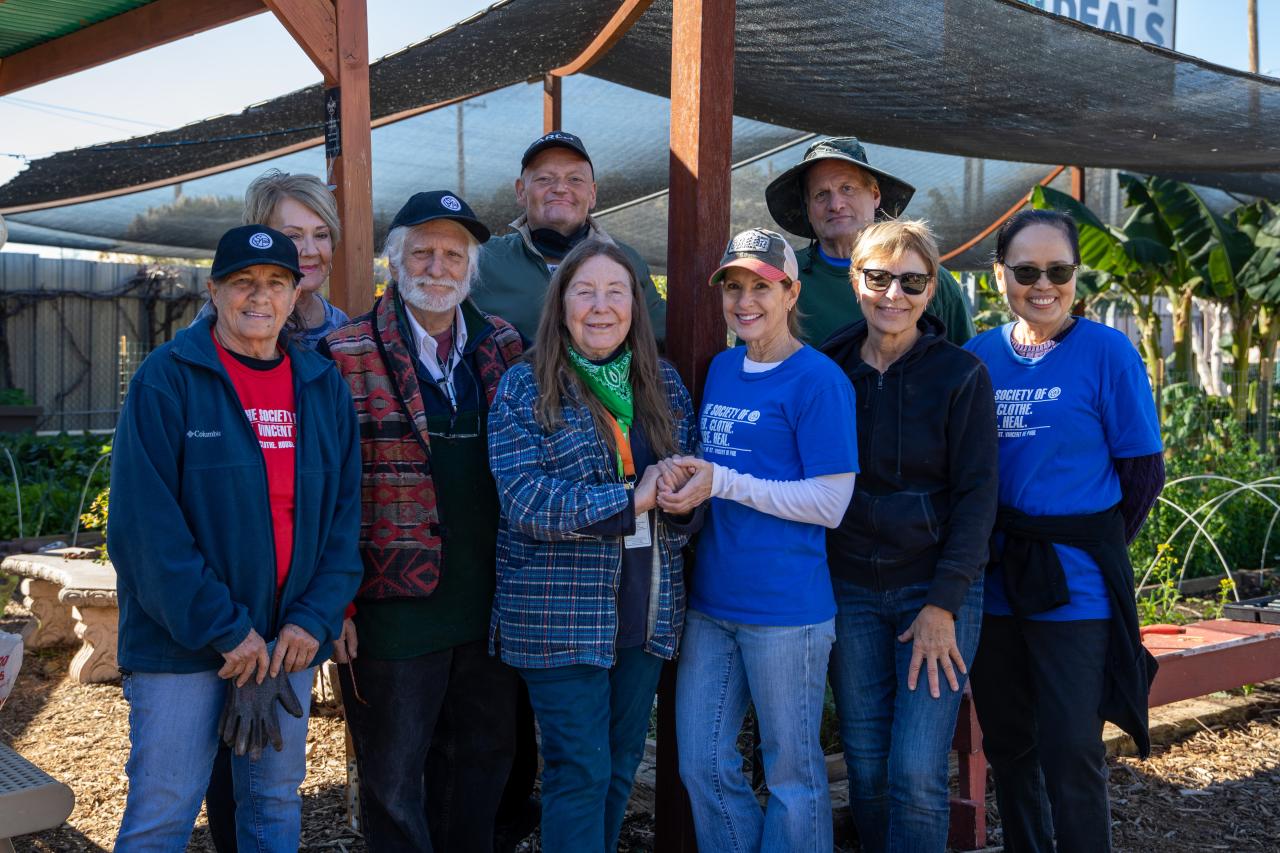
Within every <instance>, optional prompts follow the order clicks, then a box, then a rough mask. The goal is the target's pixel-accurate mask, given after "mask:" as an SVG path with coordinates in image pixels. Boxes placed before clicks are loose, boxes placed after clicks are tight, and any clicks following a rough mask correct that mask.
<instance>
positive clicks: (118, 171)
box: [0, 0, 618, 209]
mask: <svg viewBox="0 0 1280 853" xmlns="http://www.w3.org/2000/svg"><path fill="white" fill-rule="evenodd" d="M617 6H618V2H617V0H606V2H584V0H536V2H535V0H519V2H509V1H508V2H504V3H496V4H494V6H492V7H490V8H489V9H488V10H487V11H485V12H483V13H481V14H479V15H477V16H474V18H473V19H470V20H469V22H467V23H463V24H459V25H456V26H454V27H451V28H450V29H448V30H445V31H444V32H442V33H439V34H438V35H436V36H433V37H432V38H430V39H428V40H426V41H424V42H421V43H419V44H417V45H414V46H411V47H408V48H406V49H404V50H402V51H399V52H397V53H393V54H391V55H389V56H386V57H383V58H382V59H380V60H378V61H377V62H374V63H371V64H370V66H369V90H370V111H371V113H372V117H373V119H374V120H377V119H379V118H382V117H384V116H389V115H394V114H396V113H400V112H404V111H406V110H411V109H415V108H417V107H421V106H423V105H425V104H433V103H439V102H441V101H447V100H450V99H453V98H460V97H465V96H468V95H474V94H476V93H479V92H488V91H490V90H493V89H497V88H500V87H503V86H508V85H511V84H513V83H517V82H521V81H524V80H527V79H529V78H530V77H533V76H536V75H541V74H543V73H544V72H545V71H547V70H549V69H551V68H556V67H558V66H560V65H562V64H564V63H566V62H568V61H570V60H571V59H573V58H574V57H576V56H577V55H578V54H579V53H581V52H582V50H583V49H584V48H585V47H586V46H587V44H588V43H590V41H591V39H592V38H594V36H595V34H596V33H597V32H598V31H599V30H600V28H601V27H603V26H604V24H605V23H606V22H607V21H608V20H609V18H610V16H612V14H613V13H614V11H615V10H616V9H617ZM247 47H248V46H247V45H246V48H247ZM323 105H324V91H323V87H322V86H321V85H319V84H317V85H315V86H309V87H307V88H305V89H299V90H298V91H296V92H291V93H289V94H287V95H283V96H281V97H279V98H274V99H272V100H269V101H265V102H263V103H261V104H257V105H255V106H252V107H249V108H248V109H246V110H244V111H243V112H240V113H237V114H235V115H226V116H219V117H217V118H211V119H208V120H206V121H202V122H196V123H193V124H190V125H187V126H185V127H181V128H178V129H177V130H170V131H165V132H163V133H155V134H150V135H148V136H139V137H135V138H133V139H129V140H127V141H123V142H119V143H111V144H108V145H96V146H91V147H88V148H80V149H76V150H74V151H66V152H62V153H60V154H55V155H53V156H51V157H46V158H43V159H40V160H36V161H33V162H32V163H31V166H30V168H28V169H26V170H25V171H24V172H22V173H21V174H19V175H18V176H17V177H16V178H14V179H13V180H12V181H10V182H9V183H7V184H5V185H4V186H3V187H0V209H4V208H9V207H16V206H19V205H26V204H33V203H40V202H45V201H49V200H51V199H58V198H74V197H77V196H83V195H88V194H90V193H99V192H105V191H109V190H114V189H119V188H121V187H130V186H136V185H138V184H142V183H148V182H152V181H157V180H164V179H167V178H172V177H176V176H180V175H185V174H191V173H192V172H196V171H200V170H202V169H208V168H212V167H216V166H220V165H222V164H225V163H233V162H236V161H238V160H243V159H245V158H247V157H253V156H256V155H260V154H263V153H265V152H270V151H276V150H279V149H281V148H284V147H286V146H290V145H294V144H296V143H299V142H304V141H306V140H308V139H318V138H319V137H320V134H321V127H320V124H319V122H320V119H321V116H322V115H323ZM532 138H533V137H532V136H531V137H530V139H532Z"/></svg>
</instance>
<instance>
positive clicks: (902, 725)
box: [831, 578, 982, 853]
mask: <svg viewBox="0 0 1280 853" xmlns="http://www.w3.org/2000/svg"><path fill="white" fill-rule="evenodd" d="M832 584H833V586H834V588H835V594H836V608H837V612H836V646H835V650H834V652H833V653H832V656H831V687H832V690H833V692H834V693H835V699H836V710H837V711H838V712H839V714H840V740H841V742H842V743H843V745H844V758H845V764H846V765H847V766H848V768H849V808H850V810H851V811H852V812H853V820H854V823H855V824H856V825H857V827H858V841H859V843H861V845H862V849H863V850H866V851H868V853H882V851H892V853H930V851H936V853H942V851H944V850H946V847H947V829H948V826H949V824H950V818H951V809H950V806H949V804H948V802H947V795H948V789H947V755H948V753H949V752H950V750H951V741H952V738H953V736H954V734H955V730H956V714H957V713H958V712H959V710H960V698H961V696H962V695H963V693H964V684H965V680H966V676H964V675H963V674H961V673H960V672H959V671H958V670H957V671H956V677H957V678H958V680H959V682H960V690H957V691H952V690H951V687H950V685H948V684H947V681H946V676H945V675H944V674H943V673H942V671H941V670H939V672H938V687H939V689H940V691H941V694H942V695H941V696H940V697H939V698H937V699H934V698H933V697H932V696H931V695H930V694H929V681H928V674H927V672H926V671H925V668H924V667H923V666H922V667H921V669H920V675H919V679H918V680H917V682H916V689H915V690H914V691H912V690H909V689H907V673H908V670H909V668H910V666H911V652H912V644H911V643H900V642H898V636H899V635H900V634H902V632H904V631H906V630H907V629H908V628H909V627H911V623H912V622H913V621H914V620H915V618H916V616H917V615H918V614H919V613H920V610H921V609H922V608H923V607H924V605H925V599H926V597H927V596H928V593H929V584H928V583H919V584H911V585H909V586H904V587H899V588H898V589H888V590H882V591H876V590H874V589H870V588H868V587H864V586H860V585H858V584H856V583H853V582H851V581H847V580H841V579H840V578H832ZM981 624H982V580H981V579H979V580H978V581H977V582H975V583H974V584H973V585H972V586H971V587H969V593H968V595H967V596H966V597H965V600H964V604H963V605H962V606H961V608H960V612H959V614H957V617H956V622H955V628H956V646H957V647H958V648H959V649H960V656H961V657H962V658H964V662H965V667H966V668H969V667H971V666H972V665H973V656H974V653H975V652H976V650H977V647H978V630H979V627H980V626H981Z"/></svg>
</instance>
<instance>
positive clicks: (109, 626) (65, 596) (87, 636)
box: [0, 548, 120, 684]
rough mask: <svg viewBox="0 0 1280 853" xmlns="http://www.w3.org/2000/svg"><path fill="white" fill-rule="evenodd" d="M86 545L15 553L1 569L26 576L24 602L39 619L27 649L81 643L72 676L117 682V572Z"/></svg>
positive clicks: (85, 680) (92, 681)
mask: <svg viewBox="0 0 1280 853" xmlns="http://www.w3.org/2000/svg"><path fill="white" fill-rule="evenodd" d="M92 553H93V552H92V551H90V550H89V549H86V548H61V549H58V550H56V551H48V552H45V553H43V554H15V555H13V556H11V557H6V558H5V560H4V562H3V563H0V571H5V572H9V573H11V574H15V575H18V576H19V577H21V578H22V585H21V587H20V589H21V590H22V594H23V599H22V603H23V604H25V605H26V606H27V608H28V609H30V610H31V613H32V614H33V615H34V616H35V617H36V630H35V633H34V634H32V635H31V636H29V637H27V638H26V640H25V642H26V646H27V648H30V649H43V648H48V647H49V646H58V645H67V644H71V643H75V642H79V643H80V650H79V651H77V652H76V656H75V658H73V659H72V661H71V677H72V678H74V679H75V680H76V681H79V682H81V683H82V684H97V683H101V682H106V681H115V680H117V679H118V678H119V677H120V671H119V669H118V667H117V665H116V638H117V634H118V632H119V622H120V608H119V605H118V604H117V602H116V572H115V569H113V568H112V567H111V564H110V563H99V562H97V561H96V560H94V559H93V558H92V557H91V556H88V557H87V558H86V555H90V554H92Z"/></svg>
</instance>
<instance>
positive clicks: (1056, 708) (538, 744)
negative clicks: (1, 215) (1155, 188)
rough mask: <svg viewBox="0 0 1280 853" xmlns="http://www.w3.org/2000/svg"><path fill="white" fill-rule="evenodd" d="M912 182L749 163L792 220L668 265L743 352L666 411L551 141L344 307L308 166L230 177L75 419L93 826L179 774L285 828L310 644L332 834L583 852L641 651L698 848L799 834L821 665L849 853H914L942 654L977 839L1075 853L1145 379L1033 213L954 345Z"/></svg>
mask: <svg viewBox="0 0 1280 853" xmlns="http://www.w3.org/2000/svg"><path fill="white" fill-rule="evenodd" d="M913 192H914V189H913V187H912V186H911V185H910V184H908V183H907V182H906V181H904V180H902V179H901V178H898V177H896V176H894V175H892V174H890V173H889V172H887V171H885V170H883V169H880V168H877V167H874V166H872V165H871V164H870V163H868V159H867V155H866V152H865V150H864V148H863V146H862V145H861V144H859V143H858V141H857V140H856V139H854V138H852V137H845V138H836V139H824V140H820V141H817V142H815V143H814V144H812V145H811V146H809V148H808V150H807V151H806V152H805V154H804V157H803V159H802V160H801V162H799V163H798V164H796V165H795V166H794V167H793V168H790V169H788V170H787V171H785V172H783V173H782V174H781V175H779V176H778V177H777V178H776V179H775V180H774V181H773V182H772V183H771V184H770V185H769V187H768V189H767V191H766V200H767V203H768V208H769V211H770V213H771V215H772V216H773V218H774V220H775V221H776V223H777V225H778V226H780V227H781V229H783V230H785V231H786V232H789V233H790V234H792V235H795V236H796V237H798V238H808V239H809V240H810V243H809V245H808V247H807V248H806V249H804V250H803V251H801V252H799V253H797V252H796V251H794V250H793V248H792V246H791V245H790V244H789V243H788V240H787V238H785V237H784V236H783V235H782V234H781V233H778V232H776V231H773V230H769V229H766V228H751V229H748V230H746V231H743V232H741V233H739V234H737V235H735V236H733V237H732V239H730V240H729V241H728V244H727V247H726V249H725V253H724V257H723V259H722V261H721V263H720V265H719V268H718V269H717V270H716V271H715V272H714V274H713V275H712V276H711V277H710V281H709V282H701V281H693V280H689V279H688V278H687V276H684V275H683V274H682V272H681V271H680V270H668V287H669V288H671V289H676V288H690V287H708V286H709V287H713V288H716V289H717V290H718V291H719V293H720V295H721V310H722V311H723V315H724V320H725V322H726V324H727V326H728V329H729V331H730V332H731V333H732V335H733V337H734V338H735V339H736V341H737V343H738V344H739V345H738V346H734V347H731V348H729V349H726V350H724V351H722V352H721V353H719V354H718V355H717V356H716V357H715V359H714V360H713V361H712V363H711V366H710V370H709V372H708V374H707V377H706V381H705V387H704V389H703V391H702V397H701V400H700V401H699V402H698V403H697V404H695V402H694V401H693V399H692V398H691V395H690V393H689V390H688V389H687V388H686V387H685V385H684V383H683V382H682V380H681V378H680V376H679V375H678V374H677V373H676V371H675V370H674V369H673V368H672V367H671V365H670V364H668V363H667V362H666V361H664V360H663V359H662V358H661V355H660V353H661V351H662V348H663V345H664V337H665V326H666V323H665V302H664V301H663V299H662V298H661V297H660V296H659V295H658V293H657V291H656V289H655V287H654V283H653V280H652V278H651V277H650V275H649V270H648V268H647V267H646V266H645V264H644V262H643V261H642V260H641V258H640V256H639V255H638V254H637V253H636V252H635V251H634V250H633V249H631V248H630V247H628V246H626V245H625V244H623V243H621V242H619V241H618V240H616V239H614V238H613V237H612V236H610V235H609V234H607V233H606V232H605V231H604V229H602V228H601V226H600V223H599V222H597V221H596V220H594V219H593V218H592V217H591V210H592V208H593V207H594V205H595V199H596V183H595V167H594V164H593V163H592V161H591V159H590V157H589V156H588V154H587V150H586V148H585V146H584V144H583V142H582V140H581V139H579V138H578V137H577V136H574V135H572V134H569V133H565V132H561V131H556V132H553V133H549V134H547V135H545V136H543V137H541V138H539V139H537V140H535V141H534V142H533V144H532V145H530V146H529V148H528V149H527V151H526V152H525V154H524V156H523V158H522V160H521V163H520V172H519V176H518V177H517V178H516V180H515V198H516V201H517V203H518V204H519V206H520V207H521V208H523V210H524V213H523V214H522V215H521V216H520V218H519V219H517V220H516V221H515V222H513V223H511V230H510V233H508V234H506V235H504V236H491V234H490V230H489V228H488V227H487V226H486V225H485V224H484V223H483V222H481V221H480V220H479V219H478V218H477V217H476V215H475V214H474V213H473V211H472V209H471V207H470V206H469V205H468V204H467V203H466V202H465V201H464V200H463V199H462V198H460V197H459V196H458V195H457V194H455V193H453V192H450V191H448V190H431V191H425V192H419V193H417V194H415V195H413V196H412V197H411V198H409V199H408V200H407V201H406V202H405V203H404V205H403V207H401V208H400V210H399V212H398V213H397V214H396V215H395V218H394V219H393V220H392V221H391V224H390V230H389V233H388V234H387V236H386V241H385V250H384V254H385V258H386V261H387V264H388V265H389V269H390V273H391V282H390V284H389V285H388V286H387V287H386V290H385V292H383V293H382V295H381V296H379V297H378V298H377V300H376V301H375V302H374V304H373V306H372V307H371V308H370V310H369V311H368V312H367V313H364V314H363V315H361V316H359V317H355V318H354V319H351V318H348V317H347V316H346V315H344V314H343V312H342V311H340V310H339V309H338V308H337V307H335V306H333V305H331V304H329V303H328V302H327V301H326V300H325V299H324V297H323V295H322V289H323V286H324V284H325V283H326V281H327V280H328V278H329V276H330V274H331V272H332V265H333V254H334V249H335V246H336V245H337V244H338V241H339V239H340V237H341V223H340V222H339V221H338V215H337V206H336V203H335V201H334V197H333V195H332V194H331V192H330V191H329V189H328V188H327V187H326V186H325V185H324V183H323V182H322V181H321V180H319V179H318V178H315V177H313V176H310V175H299V174H293V175H290V174H285V173H282V172H278V171H271V172H268V173H266V174H265V175H262V176H261V177H259V178H258V179H257V180H255V181H254V182H253V183H252V184H251V185H250V187H249V189H248V192H247V194H246V198H245V210H244V221H245V223H246V224H245V225H242V226H240V227H237V228H233V229H231V230H230V231H228V232H226V234H225V235H223V237H222V239H221V241H220V242H219V244H218V247H217V252H216V254H215V256H214V260H213V265H212V268H211V270H210V277H209V281H208V286H207V287H208V292H209V297H210V298H209V303H208V305H207V306H206V307H205V308H204V309H203V310H202V311H201V312H200V314H199V316H198V317H197V318H196V320H195V322H193V323H192V325H191V326H190V327H189V328H187V329H185V330H183V331H181V332H179V333H178V334H177V335H176V336H175V337H174V339H173V340H172V341H170V342H168V343H166V344H164V345H163V346H161V347H159V348H158V349H156V350H155V351H154V352H153V353H152V354H151V355H150V356H149V357H148V358H147V359H146V360H145V362H144V363H143V364H142V366H141V367H140V368H139V370H138V371H137V373H136V374H135V376H134V377H133V379H132V382H131V384H130V387H129V392H128V396H127V399H126V401H125V404H124V409H123V412H122V414H121V418H120V423H119V426H118V428H117V431H116V435H115V439H114V443H113V465H112V482H111V512H110V514H109V522H108V530H107V542H108V549H109V552H110V556H111V559H112V562H113V563H114V565H115V568H116V571H117V573H118V594H119V600H120V634H119V653H118V654H119V661H120V665H121V669H122V672H123V674H124V693H125V697H126V699H127V700H128V702H129V707H130V711H129V726H130V739H131V744H132V748H131V751H130V755H129V759H128V763H127V767H126V771H127V775H128V782H129V786H128V798H127V804H126V807H125V811H124V816H123V819H122V824H121V827H120V832H119V837H118V839H117V842H116V848H115V849H116V850H117V851H121V852H122V853H129V851H152V850H155V851H180V850H184V849H185V848H186V845H187V843H188V839H189V836H190V834H191V831H192V827H193V825H194V822H195V820H196V817H197V815H198V813H199V811H200V808H201V804H202V802H204V803H206V804H207V813H208V819H209V825H210V831H211V833H212V835H213V839H214V842H215V844H216V846H217V848H218V849H219V850H220V851H232V850H239V851H250V850H254V851H284V850H290V851H291V850H296V849H298V847H299V843H300V831H301V812H302V801H301V798H300V795H299V786H300V785H301V784H302V782H303V779H304V776H305V774H306V754H307V722H308V712H309V704H310V703H309V698H310V690H311V683H312V678H313V675H314V672H315V669H316V667H317V666H318V665H319V664H320V663H321V662H323V661H325V660H326V659H329V658H330V657H332V658H333V659H334V660H335V661H337V662H338V672H339V678H340V685H341V691H340V692H341V695H342V702H343V706H344V711H345V717H346V721H347V724H348V726H349V731H350V736H351V742H352V744H353V746H354V752H355V758H356V762H357V766H358V777H359V828H360V832H361V833H362V835H363V837H364V839H365V842H366V843H367V845H368V847H369V849H370V850H373V851H402V850H403V851H444V852H445V853H453V851H463V853H480V851H483V853H490V852H491V851H505V850H511V849H514V847H515V845H516V844H517V843H518V842H519V841H521V840H522V839H523V838H524V837H525V836H526V835H528V834H529V832H530V831H532V830H533V829H534V828H535V827H539V826H540V829H541V841H540V844H541V848H540V849H542V850H545V851H548V853H592V851H602V852H603V851H612V850H614V849H616V847H617V845H618V839H619V835H620V832H621V828H622V823H623V817H624V815H625V812H626V807H627V803H628V800H629V798H630V794H631V789H632V785H633V781H634V778H635V775H636V772H637V768H638V767H639V764H640V761H641V759H642V757H643V755H644V750H645V740H646V735H647V734H648V731H649V726H650V719H651V714H652V711H653V707H654V698H655V695H656V692H657V686H658V681H659V676H660V674H661V673H662V671H663V666H664V663H665V662H668V661H676V662H677V663H676V667H677V668H676V688H675V719H676V733H677V742H678V757H679V768H680V778H681V780H682V781H683V784H684V786H685V788H686V790H687V792H688V796H689V800H690V802H691V805H692V812H693V821H694V825H695V828H696V832H697V840H698V846H699V849H701V850H703V851H708V853H712V851H717V852H718V851H780V852H781V851H787V852H788V853H790V851H822V853H826V851H830V850H831V849H832V845H833V840H832V816H831V805H830V798H829V794H828V781H827V768H826V763H825V761H824V758H823V750H822V745H821V743H820V727H821V721H822V714H823V707H824V696H825V691H826V687H827V683H828V679H829V681H830V684H831V687H832V689H833V692H834V696H835V703H836V710H837V712H838V715H839V720H840V725H839V731H840V740H841V742H842V745H843V749H844V759H845V762H846V763H847V765H848V779H849V803H850V806H851V809H852V813H853V817H854V821H855V824H856V828H857V833H858V837H859V840H860V843H861V845H862V848H863V849H865V850H870V851H899V852H900V853H907V852H908V851H942V850H944V849H945V846H946V838H947V828H948V818H949V807H948V780H947V754H948V750H949V748H950V743H951V739H952V734H953V732H954V729H955V724H956V716H957V713H958V710H959V706H960V700H961V695H962V691H963V689H964V687H965V684H966V681H967V680H969V679H970V677H971V688H972V691H973V697H974V702H975V704H976V708H977V712H978V716H979V720H980V722H981V725H982V730H983V738H984V739H983V744H984V749H985V752H986V755H987V758H988V760H989V761H990V764H991V767H992V769H993V771H994V776H995V782H996V795H997V798H998V803H999V807H1000V816H1001V821H1002V825H1003V830H1004V842H1005V849H1006V850H1009V851H1014V853H1021V851H1052V850H1055V849H1056V850H1059V851H1090V853H1094V852H1095V851H1105V850H1109V849H1110V843H1111V842H1110V815H1109V807H1108V800H1107V774H1106V764H1105V760H1104V749H1103V744H1102V737H1101V736H1102V726H1103V721H1104V720H1108V721H1113V722H1115V723H1117V724H1119V725H1120V726H1121V727H1122V728H1124V729H1125V730H1126V731H1128V732H1129V733H1130V734H1132V735H1133V736H1134V738H1135V739H1136V741H1137V742H1138V746H1139V748H1140V750H1142V751H1143V752H1144V753H1145V752H1146V751H1147V749H1148V742H1147V737H1146V727H1147V726H1146V723H1147V721H1146V707H1147V703H1146V697H1147V690H1148V687H1149V684H1150V679H1151V677H1152V676H1153V675H1154V661H1152V660H1151V659H1150V657H1149V656H1148V655H1147V654H1146V653H1145V651H1144V650H1143V648H1142V646H1141V644H1140V642H1139V639H1138V629H1137V619H1136V611H1135V606H1134V600H1133V578H1132V570H1131V567H1130V565H1129V562H1128V557H1127V550H1126V544H1127V542H1128V541H1130V540H1131V539H1132V538H1133V537H1134V536H1135V535H1136V533H1137V531H1138V529H1139V527H1140V526H1141V524H1142V522H1143V520H1144V519H1145V517H1146V515H1147V513H1148V511H1149V510H1150V508H1151V506H1152V505H1153V503H1154V501H1155V499H1156V496H1157V494H1158V493H1159V491H1160V488H1161V486H1162V484H1163V479H1164V467H1163V461H1162V460H1163V456H1162V446H1161V439H1160V433H1159V426H1158V421H1157V418H1156V413H1155V409H1154V406H1153V401H1152V396H1151V389H1150V386H1149V384H1148V381H1147V376H1146V373H1145V371H1144V368H1143V364H1142V362H1141V360H1140V358H1139V357H1138V354H1137V352H1136V350H1135V349H1134V347H1133V345H1132V344H1131V343H1130V342H1129V340H1128V339H1127V338H1126V337H1125V336H1124V335H1123V334H1121V333H1120V332H1118V331H1115V330H1113V329H1110V328H1108V327H1106V326H1103V325H1100V324H1098V323H1095V322H1093V321H1091V320H1088V319H1085V318H1084V317H1079V316H1074V315H1073V313H1072V309H1073V306H1074V304H1075V295H1076V292H1075V286H1076V271H1077V267H1078V265H1079V263H1080V252H1079V238H1078V236H1077V232H1076V228H1075V225H1074V223H1073V222H1072V220H1071V219H1070V218H1068V217H1065V216H1062V215H1059V214H1056V213H1050V212H1045V211H1030V210H1028V211H1023V212H1021V213H1018V214H1016V215H1015V216H1013V217H1012V218H1011V219H1009V220H1008V221H1007V222H1006V223H1005V224H1004V225H1003V226H1002V227H1001V229H1000V231H999V234H998V237H997V247H996V255H995V259H994V273H995V278H996V281H997V282H998V283H999V286H1000V290H1001V292H1002V293H1004V294H1005V296H1006V298H1007V300H1008V306H1009V309H1010V310H1011V311H1012V313H1013V315H1014V317H1015V319H1014V321H1013V322H1011V323H1008V324H1006V325H1004V326H1002V327H1000V328H997V329H993V330H991V331H988V332H985V333H983V334H981V335H978V336H976V337H974V327H973V324H972V321H971V319H970V309H969V306H968V304H967V300H966V297H965V296H964V294H963V293H962V291H961V290H960V287H959V285H958V283H957V282H956V280H955V278H954V277H953V276H952V275H951V274H950V273H949V272H948V271H947V270H946V269H944V268H943V267H942V266H941V264H940V261H939V252H938V247H937V244H936V242H935V239H934V236H933V234H932V233H931V232H930V230H929V228H928V226H927V225H926V223H924V222H922V221H919V220H908V219H904V218H902V214H903V212H904V210H905V208H906V207H907V205H908V202H909V201H910V199H911V196H912V194H913ZM695 564H696V565H695ZM970 674H971V675H970ZM749 707H750V708H753V709H754V716H755V719H756V722H757V727H758V735H759V754H760V755H761V756H762V763H763V768H764V779H765V782H766V783H767V788H768V799H767V805H766V806H764V807H762V806H761V805H760V802H761V801H760V800H759V799H758V798H757V794H756V791H755V790H754V789H753V787H752V785H751V781H750V779H749V778H748V777H747V776H746V775H745V774H744V772H743V756H742V753H741V752H740V751H739V744H740V736H741V732H742V728H743V723H744V719H745V718H746V716H747V713H748V708H749ZM535 721H536V726H535ZM539 766H541V783H540V785H541V787H540V796H539V795H537V794H535V785H536V784H537V782H536V777H537V776H538V771H539Z"/></svg>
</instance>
